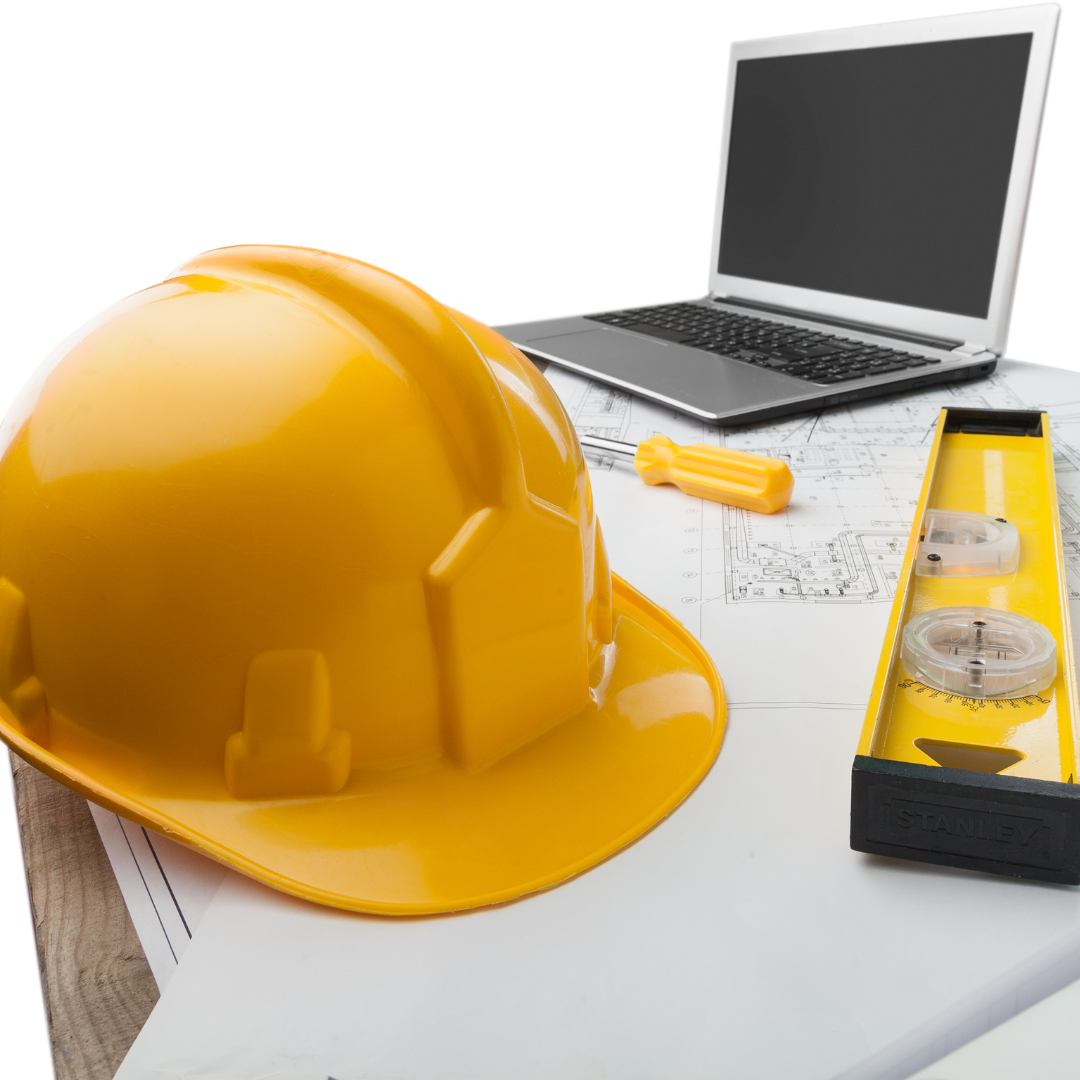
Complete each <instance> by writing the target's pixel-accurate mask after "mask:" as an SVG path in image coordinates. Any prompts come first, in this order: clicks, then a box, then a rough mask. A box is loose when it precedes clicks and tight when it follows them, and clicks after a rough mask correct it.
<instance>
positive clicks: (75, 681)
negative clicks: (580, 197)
mask: <svg viewBox="0 0 1080 1080" xmlns="http://www.w3.org/2000/svg"><path fill="white" fill-rule="evenodd" d="M2 438H3V443H2V445H3V446H4V448H5V449H4V452H3V458H2V460H0V736H2V737H3V738H4V739H5V741H7V742H8V744H9V745H10V746H11V747H12V748H13V749H14V750H15V751H16V752H17V753H19V754H21V755H22V756H23V757H25V758H26V759H27V760H29V761H30V762H32V763H33V764H34V765H36V766H38V767H39V768H41V769H43V770H44V771H46V772H48V773H49V774H50V775H52V776H54V777H56V778H57V779H58V780H60V781H62V782H63V783H66V784H68V785H69V786H71V787H73V788H75V789H76V790H78V791H80V792H82V793H83V794H85V795H86V796H87V797H88V798H91V799H93V800H94V801H96V802H98V803H101V804H102V805H104V806H107V807H109V808H111V809H114V810H115V811H117V812H118V813H120V814H123V815H125V816H127V817H129V818H131V819H133V820H135V821H138V822H141V823H142V824H145V825H147V826H149V827H151V828H154V829H157V830H159V831H162V832H164V833H165V834H166V835H169V836H172V837H174V838H176V839H179V840H182V841H185V842H187V843H189V844H192V845H194V846H195V847H197V848H199V849H200V850H202V851H204V852H206V853H208V854H210V855H212V856H214V857H216V858H218V859H220V860H222V861H224V862H226V863H228V864H229V865H232V866H234V867H236V868H237V869H239V870H241V871H243V872H245V873H247V874H250V875H251V876H253V877H255V878H258V879H259V880H262V881H264V882H266V883H268V884H270V885H272V886H274V887H276V888H279V889H283V890H285V891H287V892H291V893H294V894H296V895H298V896H302V897H305V898H307V899H310V900H315V901H317V902H320V903H325V904H330V905H334V906H337V907H342V908H349V909H354V910H360V911H368V912H379V913H387V914H419V913H425V912H439V911H451V910H458V909H462V908H469V907H475V906H479V905H482V904H490V903H495V902H498V901H504V900H509V899H513V898H514V897H517V896H520V895H523V894H525V893H528V892H531V891H534V890H536V889H540V888H543V887H546V886H550V885H553V884H555V883H557V882H559V881H561V880H563V879H565V878H567V877H569V876H571V875H573V874H575V873H578V872H580V871H581V870H584V869H586V868H587V867H589V866H591V865H593V864H594V863H596V862H598V861H600V860H601V859H603V858H605V857H606V856H608V855H609V854H611V853H612V852H614V851H616V850H618V848H620V847H622V846H623V845H625V844H627V843H628V842H630V841H631V840H633V839H634V838H635V837H637V836H638V835H640V834H641V833H642V832H644V831H645V830H647V829H648V828H650V827H651V826H652V825H653V824H655V823H656V822H657V821H658V820H659V819H660V818H662V817H663V816H664V815H665V814H667V813H668V812H670V811H671V810H672V809H673V808H674V807H675V806H676V805H677V804H678V803H679V802H680V801H681V800H682V799H683V798H684V797H685V796H686V795H687V794H688V792H690V791H691V790H692V789H693V787H694V786H695V785H696V784H697V783H698V781H699V780H700V779H701V778H702V777H703V776H704V774H705V773H706V772H707V770H708V768H709V766H710V765H711V763H712V761H713V759H714V757H715V755H716V753H717V751H718V750H719V746H720V741H721V737H722V732H723V723H724V705H723V692H722V688H721V684H720V680H719V678H718V676H717V674H716V671H715V669H714V667H713V665H712V663H711V661H710V659H709V658H708V656H707V654H706V653H705V652H704V651H703V650H702V649H701V648H700V646H699V645H698V644H697V642H696V641H695V640H694V639H693V637H692V636H691V635H690V634H689V633H687V632H686V631H685V630H684V629H683V628H682V627H681V626H680V625H679V624H678V623H677V622H676V621H675V620H674V619H672V618H671V617H670V616H668V615H666V614H665V613H664V612H663V611H661V610H660V609H658V608H656V607H655V606H654V605H652V604H651V603H650V602H649V601H648V600H646V599H645V598H644V597H643V596H641V595H640V594H639V593H637V592H635V591H634V590H633V589H631V588H630V587H629V586H628V585H626V584H625V583H624V582H622V581H620V580H619V579H618V578H617V577H613V576H612V575H611V573H610V571H609V569H608V565H607V559H606V555H605V551H604V544H603V540H602V538H601V534H600V529H599V525H598V523H597V521H596V518H595V514H594V511H593V505H592V493H591V488H590V485H589V478H588V473H587V471H586V469H585V465H584V461H583V459H582V456H581V450H580V447H579V445H578V443H577V439H576V437H575V434H574V431H573V427H572V425H571V424H570V422H569V420H568V418H567V417H566V414H565V412H564V410H563V409H562V407H561V405H560V403H559V401H558V399H557V397H556V396H555V394H554V393H553V391H552V390H551V388H550V386H549V385H548V383H547V382H546V380H545V379H544V378H543V377H542V376H540V375H539V373H538V372H537V371H536V369H535V368H534V367H533V366H532V365H531V364H530V362H529V361H528V360H527V359H526V358H525V357H524V356H523V355H522V354H521V353H519V352H518V351H517V350H516V349H515V348H514V347H513V346H511V345H510V344H509V343H508V342H506V341H505V340H503V339H502V338H501V337H499V335H497V334H496V333H494V331H492V330H490V329H488V328H487V327H484V326H482V325H480V324H479V323H476V322H474V321H473V320H471V319H468V318H466V317H465V316H463V315H461V314H459V313H456V312H452V311H450V310H449V309H447V308H445V307H443V306H442V305H440V304H438V303H436V302H435V301H434V300H433V299H432V298H431V297H429V296H427V295H426V294H425V293H423V292H421V291H420V290H419V289H417V288H415V287H414V286H412V285H410V284H408V283H407V282H405V281H403V280H402V279H400V278H397V277H395V276H393V275H391V274H388V273H386V272H384V271H382V270H378V269H376V268H374V267H371V266H367V265H365V264H363V263H359V262H356V261H354V260H351V259H347V258H344V257H341V256H337V255H331V254H328V253H326V252H319V251H311V250H307V249H301V248H282V247H237V248H226V249H221V250H218V251H212V252H209V253H207V254H205V255H202V256H199V257H198V258H196V259H194V260H192V261H191V262H190V263H188V264H187V265H185V266H183V267H181V268H180V269H179V270H178V271H177V272H176V273H175V274H174V275H173V276H172V277H170V278H169V279H168V280H167V281H165V282H163V283H162V284H160V285H156V286H154V287H152V288H150V289H147V290H145V291H144V292H141V293H138V294H136V295H135V296H133V297H130V298H128V299H127V300H125V301H123V302H122V303H120V304H119V305H117V306H116V307H114V308H112V309H111V310H110V311H108V312H106V313H105V314H104V315H103V316H101V317H100V318H99V319H97V320H95V322H94V323H92V324H91V325H90V326H89V327H87V328H85V329H84V330H83V331H82V332H80V334H79V335H77V336H76V338H75V339H73V341H71V342H68V343H66V344H65V346H63V347H61V349H60V350H59V351H58V353H57V354H56V355H55V356H54V357H53V358H51V359H50V360H49V361H46V364H45V365H44V366H43V368H42V370H41V372H40V373H39V375H38V376H36V377H35V379H34V380H33V381H32V382H31V384H30V385H29V386H28V387H27V389H26V390H25V391H24V394H23V396H22V398H21V399H20V400H19V401H18V402H17V403H16V405H15V406H14V407H13V409H12V411H11V413H9V415H8V417H7V418H6V419H5V421H4V428H3V433H2Z"/></svg>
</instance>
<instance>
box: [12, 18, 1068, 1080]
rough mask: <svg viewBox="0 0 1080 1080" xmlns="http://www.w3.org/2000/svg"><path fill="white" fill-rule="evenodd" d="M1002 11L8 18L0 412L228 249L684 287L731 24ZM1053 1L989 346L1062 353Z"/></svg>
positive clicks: (506, 288)
mask: <svg viewBox="0 0 1080 1080" xmlns="http://www.w3.org/2000/svg"><path fill="white" fill-rule="evenodd" d="M1001 6H1007V5H1002V4H992V3H991V4H985V3H964V2H961V0H951V2H937V0H921V2H916V0H906V2H904V3H893V2H876V0H861V2H846V3H845V2H818V3H816V4H813V5H810V4H807V3H805V2H802V3H798V2H781V0H773V2H765V0H757V2H749V3H748V2H746V0H738V2H735V0H713V2H711V3H703V2H692V0H667V2H665V3H660V2H656V3H651V4H644V3H632V2H630V0H622V2H618V3H597V2H581V0H579V2H578V3H566V2H563V0H544V3H542V4H540V3H537V4H533V5H525V4H521V3H505V2H504V3H478V2H464V0H458V2H455V3H440V4H436V3H420V2H415V0H414V2H411V3H408V4H404V3H402V4H399V5H391V4H388V3H362V2H353V3H329V2H321V3H320V2H315V3H308V4H306V5H302V4H298V3H290V4H285V3H274V2H267V0H263V2H261V3H236V2H228V0H217V2H215V3H204V2H193V0H186V2H184V3H169V4H166V3H162V2H160V0H158V2H143V3H139V4H120V3H114V2H109V0H103V2H99V3H95V4H79V5H76V4H55V3H53V4H50V3H37V4H34V5H29V4H25V5H18V6H15V5H12V7H11V8H9V9H8V13H7V15H6V17H5V20H4V23H3V34H2V38H0V101H2V102H3V112H2V116H3V128H2V136H0V137H2V140H3V143H2V146H3V151H4V155H3V163H4V164H3V171H2V172H0V186H2V189H3V192H2V193H3V203H2V206H3V213H2V214H0V241H2V251H3V256H4V257H3V261H2V265H0V297H2V304H3V311H2V321H0V343H2V348H0V404H2V405H3V408H6V406H7V404H8V403H9V401H10V400H11V398H12V397H13V395H14V393H15V392H16V391H17V389H18V388H19V386H20V385H21V384H22V383H23V381H24V380H25V379H26V378H27V376H28V375H29V373H30V372H31V370H32V369H33V367H34V366H35V365H36V364H37V363H38V362H39V361H40V360H41V359H42V357H44V355H45V354H46V353H47V352H48V351H49V350H50V349H51V348H52V347H53V346H54V345H55V344H56V343H57V342H59V341H60V340H61V339H63V338H64V337H66V336H67V335H68V334H69V333H71V332H72V331H73V330H75V329H76V328H77V327H78V326H79V325H80V324H82V323H83V322H85V321H86V320H87V319H89V318H90V317H92V316H93V315H95V314H96V313H97V312H98V311H100V310H101V309H102V308H104V307H106V306H108V305H109V304H110V303H112V302H113V301H115V300H118V299H119V298H121V297H123V296H125V295H127V294H128V293H131V292H133V291H135V290H138V289H140V288H143V287H145V286H147V285H149V284H152V283H153V282H155V281H158V280H161V279H162V278H163V277H165V276H166V275H167V274H168V273H169V271H170V270H171V269H172V268H173V267H175V266H176V265H177V264H179V263H180V262H182V261H184V260H185V259H187V258H189V257H190V256H192V255H195V254H197V253H198V252H200V251H203V250H206V249H208V248H213V247H219V246H222V245H226V244H236V243H283V244H300V245H306V246H311V247H321V248H328V249H331V250H334V251H339V252H342V253H344V254H347V255H351V256H354V257H357V258H360V259H363V260H365V261H368V262H372V263H375V264H376V265H379V266H383V267H385V268H386V269H389V270H392V271H394V272H396V273H398V274H401V275H402V276H404V277H406V278H409V279H411V280H413V281H415V282H416V283H417V284H418V285H420V286H422V287H423V288H425V289H427V290H428V291H429V292H431V293H432V294H433V295H434V296H436V297H437V298H438V299H440V300H442V301H444V302H446V303H449V304H451V305H453V306H455V307H458V308H460V309H462V310H464V311H466V312H468V313H469V314H471V315H474V316H476V317H477V318H480V319H482V320H485V321H487V322H491V323H500V322H513V321H517V320H523V319H528V318H539V317H544V316H558V315H568V314H572V313H576V312H585V311H592V310H602V309H604V308H608V307H618V306H626V305H633V304H644V303H651V302H659V301H663V300H676V299H686V298H689V297H692V296H696V295H701V294H702V293H703V292H704V291H705V283H706V281H707V264H708V252H709V240H710V235H711V227H712V211H713V196H714V192H715V185H716V178H717V170H718V165H719V146H720V125H721V120H722V110H723V93H724V87H725V85H726V70H727V50H728V46H729V44H730V43H731V42H732V41H734V40H741V39H745V38H753V37H766V36H772V35H775V34H780V33H795V32H799V31H804V30H815V29H824V28H828V27H836V26H847V25H858V24H862V23H867V22H878V21H882V22H884V21H892V20H895V19H902V18H916V17H921V16H927V15H939V14H941V15H943V14H953V13H956V12H960V11H973V10H979V9H981V8H984V7H1001ZM1062 7H1063V15H1062V21H1061V25H1060V28H1059V33H1058V43H1057V51H1056V56H1055V61H1054V70H1053V73H1052V75H1051V83H1050V93H1049V99H1048V105H1047V111H1046V116H1045V120H1044V125H1043V133H1042V141H1041V149H1040V153H1039V162H1038V165H1037V167H1036V171H1035V183H1034V188H1033V192H1032V203H1031V211H1030V214H1029V219H1028V227H1027V233H1026V238H1025V243H1024V252H1023V257H1022V260H1021V267H1020V275H1019V284H1018V289H1017V296H1016V304H1015V308H1014V315H1013V323H1012V331H1011V335H1010V343H1009V346H1010V347H1009V354H1010V355H1012V356H1015V357H1017V358H1020V359H1026V360H1034V361H1038V362H1041V363H1048V364H1056V365H1059V366H1062V367H1068V368H1072V369H1074V370H1080V349H1078V348H1077V346H1076V344H1075V332H1074V329H1073V328H1074V323H1075V317H1074V311H1075V308H1076V305H1077V295H1076V292H1077V284H1078V274H1077V271H1076V259H1077V252H1078V250H1080V211H1078V206H1077V195H1076V192H1077V190H1078V185H1077V175H1078V168H1077V166H1078V165H1080V149H1078V140H1077V138H1076V132H1077V130H1080V115H1078V113H1080V74H1078V69H1080V0H1062ZM616 569H618V567H616ZM6 775H7V773H6V769H5V770H0V785H4V786H6V785H7V780H6ZM0 1047H2V1050H0V1054H2V1058H3V1069H4V1072H5V1073H6V1074H8V1075H19V1076H20V1077H25V1078H27V1080H35V1078H38V1077H47V1076H49V1075H51V1064H50V1059H49V1055H48V1048H47V1038H46V1034H45V1024H44V1016H43V1010H42V1006H41V997H40V991H39V983H38V976H37V966H36V958H35V952H34V944H33V936H32V931H31V926H30V918H29V909H28V905H27V900H26V888H25V880H24V877H23V869H22V859H21V854H20V851H19V844H18V835H17V827H16V825H15V818H14V812H13V809H12V804H11V799H10V795H9V793H8V792H7V791H6V790H4V787H2V786H0Z"/></svg>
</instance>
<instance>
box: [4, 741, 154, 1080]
mask: <svg viewBox="0 0 1080 1080" xmlns="http://www.w3.org/2000/svg"><path fill="white" fill-rule="evenodd" d="M11 763H12V773H13V774H14V777H15V798H16V802H17V803H18V809H19V828H20V831H21V833H22V846H23V856H24V858H25V859H26V876H27V881H28V884H29V887H30V901H31V906H32V909H33V913H34V926H35V930H36V932H37V949H38V964H39V965H40V967H41V981H42V984H43V986H44V990H45V1006H46V1010H47V1012H48V1019H49V1031H50V1034H51V1036H52V1051H53V1061H54V1063H55V1067H56V1076H57V1080H112V1077H113V1076H114V1075H115V1073H116V1070H117V1069H118V1068H119V1067H120V1062H121V1061H123V1060H124V1056H125V1055H126V1054H127V1052H128V1049H129V1047H130V1046H131V1044H132V1043H133V1042H134V1041H135V1036H136V1035H138V1033H139V1032H140V1031H141V1030H142V1026H143V1024H144V1023H145V1022H146V1018H147V1017H148V1016H149V1015H150V1010H151V1009H153V1007H154V1005H155V1003H156V1002H157V999H158V989H157V984H156V983H155V982H154V976H153V974H152V973H151V971H150V965H149V964H148V963H147V962H146V956H145V954H144V953H143V950H142V946H141V945H140V944H139V939H138V936H137V935H136V933H135V927H134V926H133V925H132V922H131V917H130V916H129V915H128V910H127V906H126V905H125V904H124V898H123V896H122V895H121V893H120V887H119V886H118V885H117V884H116V878H115V877H114V876H113V872H112V867H111V866H110V865H109V859H108V856H107V855H106V854H105V849H104V847H103V846H102V843H101V839H100V837H99V836H98V832H97V828H96V827H95V825H94V819H93V818H92V817H91V816H90V810H89V808H88V807H87V805H86V800H85V799H83V798H81V797H80V796H78V795H76V794H75V793H74V792H73V791H69V790H68V789H67V788H65V787H63V786H62V785H60V784H58V783H56V781H55V780H51V779H49V777H47V776H45V775H44V774H43V773H40V772H38V771H37V769H35V768H34V767H33V766H31V765H28V764H27V763H26V762H25V761H23V760H22V759H21V758H19V757H16V756H15V755H14V754H12V755H11Z"/></svg>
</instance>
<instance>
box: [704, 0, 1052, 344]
mask: <svg viewBox="0 0 1080 1080" xmlns="http://www.w3.org/2000/svg"><path fill="white" fill-rule="evenodd" d="M1060 10H1061V9H1060V8H1059V7H1058V6H1057V4H1040V5H1038V6H1036V7H1026V8H1008V9H1005V10H1002V11H986V12H979V13H977V14H971V15H956V16H949V17H946V18H935V19H918V20H912V21H911V22H902V23H891V24H887V25H882V26H862V27H856V28H852V29H846V30H826V31H821V32H818V33H812V34H798V35H792V36H788V37H779V38H768V39H760V40H757V41H740V42H735V43H734V44H733V45H732V46H731V61H730V67H729V70H728V88H727V104H726V106H725V109H724V133H723V142H722V144H721V154H720V182H719V184H718V185H717V186H718V190H717V196H716V218H715V223H714V226H713V242H712V261H711V264H710V276H709V292H710V293H711V294H712V295H713V296H717V297H730V298H733V299H736V298H737V299H740V300H749V301H753V302H757V303H761V304H765V305H773V306H776V307H782V308H789V309H792V310H795V311H805V312H813V313H816V314H820V315H825V316H831V317H833V318H838V319H842V320H844V321H847V322H852V323H863V324H866V325H871V326H878V327H888V328H892V329H895V330H897V331H899V332H901V333H903V332H910V333H912V334H915V335H921V336H926V337H931V338H939V339H942V340H946V341H956V342H958V343H960V342H967V343H978V344H980V345H982V346H983V347H984V348H985V349H987V350H989V351H991V352H994V353H997V354H999V355H1000V354H1001V353H1003V352H1004V350H1005V341H1006V337H1007V334H1008V328H1009V315H1010V313H1011V309H1012V298H1013V287H1014V285H1015V282H1016V269H1017V264H1018V262H1019V259H1020V244H1021V240H1022V238H1023V232H1024V218H1025V216H1026V213H1027V203H1028V192H1029V190H1030V187H1031V175H1032V171H1033V169H1034V166H1035V151H1036V148H1037V146H1038V142H1039V127H1040V124H1041V122H1042V113H1043V103H1044V101H1045V99H1046V85H1047V81H1048V79H1049V75H1050V61H1051V58H1052V56H1053V50H1054V35H1055V32H1056V29H1057V22H1058V15H1059V14H1060ZM1029 32H1030V33H1031V34H1032V43H1031V55H1030V57H1029V60H1028V70H1027V81H1026V83H1025V86H1024V100H1023V105H1022V106H1021V110H1020V124H1019V127H1018V129H1017V133H1016V149H1015V151H1014V154H1013V165H1012V173H1011V175H1010V177H1009V193H1008V196H1007V198H1006V201H1005V215H1004V218H1003V221H1002V228H1001V240H1000V243H999V245H998V256H997V264H996V266H995V268H994V286H993V290H992V292H991V295H990V309H989V311H988V313H987V317H986V318H985V319H975V318H971V317H969V316H964V315H952V314H949V313H947V312H942V311H930V310H927V309H925V308H915V307H908V306H906V305H903V304H890V303H885V302H883V301H879V300H864V299H862V298H861V297H856V296H843V295H840V294H838V293H828V292H820V291H818V290H816V289H804V288H799V287H797V286H793V285H780V284H777V283H775V282H769V281H757V280H755V279H753V278H743V277H736V276H734V275H731V274H721V273H719V272H718V271H717V269H716V268H717V266H718V265H719V262H720V230H721V227H722V225H723V210H724V187H725V183H726V180H727V157H728V143H729V140H730V138H731V112H732V106H733V103H734V99H735V77H736V74H737V72H738V62H739V61H740V60H749V59H757V58H759V57H766V56H792V55H796V54H801V53H815V52H832V51H837V50H844V49H866V48H874V47H876V46H882V45H906V44H914V43H916V42H924V41H950V40H956V39H958V38H973V37H991V36H997V35H1002V34H1018V33H1029Z"/></svg>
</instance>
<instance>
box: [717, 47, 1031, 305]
mask: <svg viewBox="0 0 1080 1080" xmlns="http://www.w3.org/2000/svg"><path fill="white" fill-rule="evenodd" d="M1031 40H1032V35H1031V34H1011V35H1007V36H1002V37H983V38H972V39H967V40H961V41H935V42H926V43H921V44H917V45H895V46H889V47H886V48H875V49H855V50H847V51H844V52H830V53H810V54H807V55H802V56H777V57H767V58H764V59H760V60H740V61H739V63H738V69H737V72H736V81H735V101H734V106H733V111H732V120H731V141H730V145H729V149H728V164H727V181H726V185H725V189H724V211H723V227H722V230H721V234H720V262H719V270H720V273H722V274H731V275H734V276H736V277H744V278H753V279H755V280H757V281H770V282H775V283H777V284H782V285H797V286H801V287H802V288H806V289H818V290H822V291H825V292H830V293H840V294H843V295H846V296H857V297H861V298H864V299H868V300H885V301H889V302H891V303H894V304H907V305H910V306H911V307H917V308H928V309H930V310H933V311H944V312H949V313H951V314H956V315H969V316H973V317H975V318H986V315H987V312H988V311H989V307H990V291H991V288H992V287H993V282H994V265H995V262H996V259H997V250H998V240H999V238H1000V236H1001V223H1002V217H1003V215H1004V211H1005V196H1006V194H1007V193H1008V189H1009V174H1010V171H1011V169H1012V159H1013V148H1014V145H1015V143H1016V130H1017V126H1018V124H1019V120H1020V105H1021V102H1022V100H1023V96H1024V80H1025V77H1026V75H1027V65H1028V54H1029V52H1030V50H1031Z"/></svg>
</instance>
